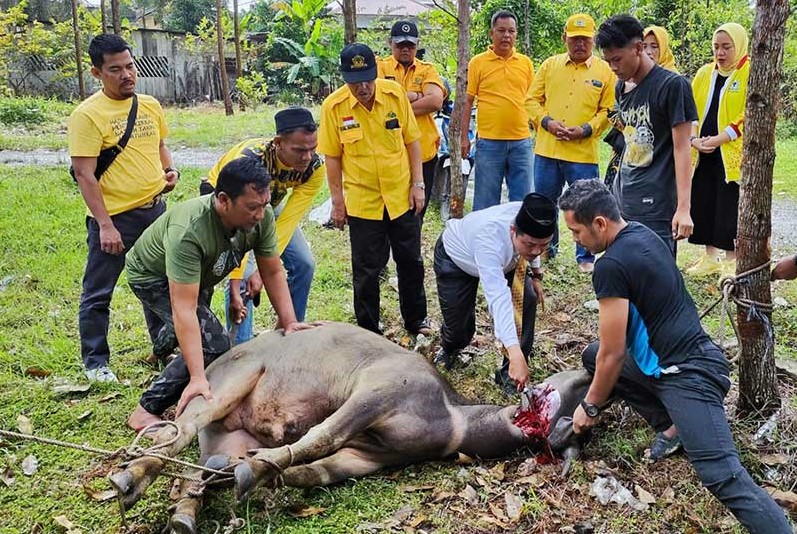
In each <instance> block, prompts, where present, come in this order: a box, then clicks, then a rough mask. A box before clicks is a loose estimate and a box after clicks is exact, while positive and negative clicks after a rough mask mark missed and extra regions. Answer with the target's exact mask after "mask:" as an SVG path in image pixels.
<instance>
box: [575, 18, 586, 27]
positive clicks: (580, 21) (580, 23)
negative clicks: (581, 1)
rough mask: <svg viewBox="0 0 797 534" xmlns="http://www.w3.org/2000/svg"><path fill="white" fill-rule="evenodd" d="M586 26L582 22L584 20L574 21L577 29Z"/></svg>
mask: <svg viewBox="0 0 797 534" xmlns="http://www.w3.org/2000/svg"><path fill="white" fill-rule="evenodd" d="M586 25H587V24H586V22H584V19H577V20H576V27H577V28H583V27H585V26H586Z"/></svg>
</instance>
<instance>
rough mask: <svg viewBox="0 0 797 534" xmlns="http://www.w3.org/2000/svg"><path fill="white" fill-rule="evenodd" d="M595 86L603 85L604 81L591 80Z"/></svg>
mask: <svg viewBox="0 0 797 534" xmlns="http://www.w3.org/2000/svg"><path fill="white" fill-rule="evenodd" d="M590 83H591V84H592V86H593V87H603V82H602V81H600V80H590Z"/></svg>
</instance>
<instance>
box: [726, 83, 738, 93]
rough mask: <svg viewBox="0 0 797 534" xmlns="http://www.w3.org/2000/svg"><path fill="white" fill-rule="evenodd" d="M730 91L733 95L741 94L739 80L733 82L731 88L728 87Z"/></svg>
mask: <svg viewBox="0 0 797 534" xmlns="http://www.w3.org/2000/svg"><path fill="white" fill-rule="evenodd" d="M728 91H731V92H732V93H738V92H739V80H733V83H732V84H731V86H730V87H728Z"/></svg>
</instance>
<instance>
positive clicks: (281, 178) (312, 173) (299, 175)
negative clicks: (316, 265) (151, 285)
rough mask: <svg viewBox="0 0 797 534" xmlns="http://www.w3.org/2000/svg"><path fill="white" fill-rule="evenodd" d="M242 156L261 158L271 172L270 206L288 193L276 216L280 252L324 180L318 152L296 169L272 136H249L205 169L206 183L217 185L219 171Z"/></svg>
mask: <svg viewBox="0 0 797 534" xmlns="http://www.w3.org/2000/svg"><path fill="white" fill-rule="evenodd" d="M243 156H252V157H256V158H258V159H261V160H262V161H263V165H264V166H265V167H266V170H267V171H268V173H269V174H270V175H271V206H272V207H274V208H276V207H277V206H279V205H280V203H281V202H282V200H283V199H284V198H285V197H286V196H287V195H288V193H290V196H288V197H287V198H288V199H287V200H286V201H285V202H286V204H285V207H284V208H283V210H282V212H281V213H280V214H279V216H278V217H277V221H276V223H277V252H278V253H279V254H280V255H282V253H283V252H284V251H285V247H287V246H288V243H289V242H290V240H291V237H293V233H294V232H295V231H296V227H297V226H299V221H300V220H301V219H302V217H304V216H305V214H306V213H307V212H308V211H309V210H310V206H312V204H313V199H314V198H315V195H316V193H318V190H319V189H321V185H322V184H323V183H324V176H325V175H326V167H325V166H324V162H323V161H321V158H320V157H318V155H315V156H314V157H313V160H312V161H311V162H310V166H309V167H308V168H307V170H305V171H303V172H299V171H295V170H293V169H292V168H291V167H288V166H287V165H285V164H284V163H282V161H280V159H279V157H278V156H277V154H276V146H275V145H274V144H273V142H272V140H271V139H262V138H258V139H248V140H246V141H243V142H241V143H239V144H238V145H236V146H234V147H233V148H231V149H230V150H229V151H228V152H227V153H226V154H224V156H222V157H221V159H220V160H219V161H217V162H216V164H215V165H214V166H213V168H211V169H210V171H208V182H209V183H210V185H212V186H213V187H216V182H218V180H219V173H220V172H221V169H222V168H224V166H225V165H227V164H228V163H229V162H230V161H232V160H234V159H236V158H240V157H243ZM246 260H247V258H246V257H244V259H243V260H242V261H241V266H240V267H238V268H237V269H235V270H234V271H233V272H232V273H230V278H235V279H240V278H242V277H243V270H244V268H245V267H246Z"/></svg>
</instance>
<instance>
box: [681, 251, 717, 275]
mask: <svg viewBox="0 0 797 534" xmlns="http://www.w3.org/2000/svg"><path fill="white" fill-rule="evenodd" d="M721 270H722V264H721V263H720V261H719V260H717V259H716V258H714V257H712V256H709V255H708V254H704V255H703V256H702V257H701V258H700V259H699V260H698V261H697V263H695V264H694V265H692V266H691V267H689V268H688V269H687V270H686V274H689V275H693V276H711V275H713V274H718V273H719V272H720V271H721Z"/></svg>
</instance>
